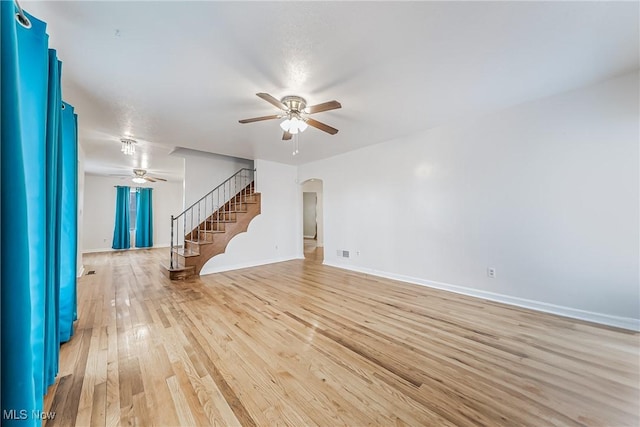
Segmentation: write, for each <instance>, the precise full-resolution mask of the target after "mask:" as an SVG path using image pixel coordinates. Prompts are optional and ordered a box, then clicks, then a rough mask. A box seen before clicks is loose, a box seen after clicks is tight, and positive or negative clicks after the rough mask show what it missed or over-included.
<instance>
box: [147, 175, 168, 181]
mask: <svg viewBox="0 0 640 427" xmlns="http://www.w3.org/2000/svg"><path fill="white" fill-rule="evenodd" d="M150 178H153V179H155V180H156V181H164V182H167V180H166V179H164V178H158V177H157V176H152V177H150Z"/></svg>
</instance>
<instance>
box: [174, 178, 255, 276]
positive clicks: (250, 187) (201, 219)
mask: <svg viewBox="0 0 640 427" xmlns="http://www.w3.org/2000/svg"><path fill="white" fill-rule="evenodd" d="M256 176H257V174H256V170H255V169H248V168H243V169H240V170H239V171H238V172H236V173H234V174H233V175H231V176H230V177H229V178H227V179H226V180H225V181H224V182H223V183H222V184H220V185H218V186H217V187H216V188H214V189H213V190H211V191H210V192H208V193H207V194H205V195H204V196H203V197H201V198H200V200H198V201H196V202H195V203H193V204H192V205H191V206H189V207H188V208H186V209H185V210H184V211H182V212H181V213H180V214H179V215H177V216H173V215H171V248H170V249H171V260H170V263H169V265H170V268H171V269H173V268H174V266H176V267H177V264H178V263H177V256H178V254H177V253H176V251H178V250H182V251H183V254H184V255H187V254H189V252H190V251H191V247H189V248H187V246H188V243H189V242H190V241H194V242H200V241H202V240H201V238H202V239H210V238H211V236H209V237H207V233H208V232H213V231H220V230H221V227H224V223H225V222H226V221H229V220H231V217H232V215H233V214H234V211H236V210H237V207H238V206H242V204H243V203H245V202H246V201H247V198H248V197H249V196H251V194H253V192H254V189H255V185H256V182H255V181H256Z"/></svg>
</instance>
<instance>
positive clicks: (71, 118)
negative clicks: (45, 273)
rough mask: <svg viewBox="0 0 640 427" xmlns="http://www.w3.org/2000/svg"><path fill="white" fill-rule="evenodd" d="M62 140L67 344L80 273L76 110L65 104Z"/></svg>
mask: <svg viewBox="0 0 640 427" xmlns="http://www.w3.org/2000/svg"><path fill="white" fill-rule="evenodd" d="M60 124H61V128H62V141H61V144H60V154H61V156H60V157H61V172H62V173H61V175H62V187H61V190H62V191H61V192H60V194H59V199H60V202H61V204H62V211H61V213H62V215H61V220H60V221H59V224H60V240H59V241H60V252H61V256H60V311H59V320H60V333H59V338H60V342H66V341H69V339H71V335H73V321H74V320H76V317H77V316H76V274H77V270H78V268H77V257H76V253H77V228H78V224H77V213H78V210H77V206H78V201H77V189H78V184H77V181H78V179H77V177H78V171H77V169H78V147H77V143H76V140H77V136H76V135H77V133H76V115H75V113H74V108H73V107H72V106H71V105H69V104H67V103H66V102H63V103H62V106H61V121H60Z"/></svg>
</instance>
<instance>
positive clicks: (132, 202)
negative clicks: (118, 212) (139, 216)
mask: <svg viewBox="0 0 640 427" xmlns="http://www.w3.org/2000/svg"><path fill="white" fill-rule="evenodd" d="M137 207H138V206H137V205H136V189H135V188H132V189H131V192H130V193H129V230H131V231H135V229H136V208H137Z"/></svg>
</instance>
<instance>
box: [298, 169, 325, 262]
mask: <svg viewBox="0 0 640 427" xmlns="http://www.w3.org/2000/svg"><path fill="white" fill-rule="evenodd" d="M322 196H323V194H322V180H321V179H316V178H312V179H309V180H307V181H305V182H303V183H302V236H303V239H304V242H303V251H304V257H305V259H306V260H308V261H317V262H322V261H323V259H324V252H323V251H324V226H323V225H324V224H323V216H322V201H323V197H322Z"/></svg>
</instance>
